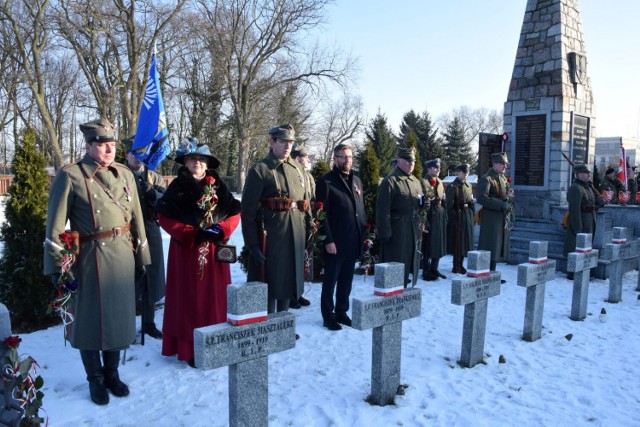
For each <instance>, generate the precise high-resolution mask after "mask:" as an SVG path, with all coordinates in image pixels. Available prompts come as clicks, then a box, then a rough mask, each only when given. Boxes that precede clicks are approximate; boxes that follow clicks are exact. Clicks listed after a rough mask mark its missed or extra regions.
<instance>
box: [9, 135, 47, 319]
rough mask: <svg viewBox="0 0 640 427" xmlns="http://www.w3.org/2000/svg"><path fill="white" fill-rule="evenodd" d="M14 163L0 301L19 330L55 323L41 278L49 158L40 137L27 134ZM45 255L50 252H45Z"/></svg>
mask: <svg viewBox="0 0 640 427" xmlns="http://www.w3.org/2000/svg"><path fill="white" fill-rule="evenodd" d="M22 136H23V141H22V144H19V145H18V147H16V152H15V155H14V159H13V164H12V166H13V171H14V177H13V183H12V184H11V186H10V187H9V191H8V195H9V199H8V200H7V203H6V206H5V218H6V222H5V223H4V224H3V225H2V237H0V241H2V242H3V243H4V253H3V257H2V259H1V260H0V299H1V300H2V302H3V303H4V304H5V305H6V306H7V308H8V309H9V311H10V313H11V318H12V323H13V325H14V328H15V329H16V330H23V331H24V330H32V329H34V328H41V327H42V326H47V325H49V324H51V322H52V320H53V317H52V316H51V315H49V314H47V309H48V306H49V303H50V301H51V299H52V297H53V287H52V285H51V282H50V279H49V278H48V277H45V276H44V275H43V274H42V271H43V253H42V251H43V247H42V242H43V241H44V236H45V227H46V218H47V203H48V198H49V195H48V188H49V178H48V176H47V173H46V170H45V158H44V156H43V155H42V154H41V153H39V152H38V151H37V150H36V132H35V130H33V129H27V130H25V131H24V132H23V134H22ZM44 250H50V248H49V247H46V248H45V249H44Z"/></svg>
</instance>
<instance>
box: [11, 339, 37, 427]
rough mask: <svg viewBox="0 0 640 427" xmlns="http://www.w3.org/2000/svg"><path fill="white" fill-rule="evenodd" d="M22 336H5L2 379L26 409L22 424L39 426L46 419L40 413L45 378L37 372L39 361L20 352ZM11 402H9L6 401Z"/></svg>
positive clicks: (20, 404) (12, 394)
mask: <svg viewBox="0 0 640 427" xmlns="http://www.w3.org/2000/svg"><path fill="white" fill-rule="evenodd" d="M21 342H22V338H20V337H19V336H17V335H11V336H9V337H7V338H5V340H4V342H3V345H4V347H5V349H6V353H5V355H4V359H3V364H2V379H3V381H4V386H5V388H7V387H8V388H9V389H10V390H11V396H12V397H13V398H14V399H15V400H16V402H17V403H18V405H19V406H20V410H22V411H24V412H23V416H22V420H21V421H20V425H21V426H39V425H40V424H42V423H44V422H45V420H44V419H43V418H42V417H40V416H39V415H38V412H39V410H40V408H41V407H42V398H43V397H44V393H43V392H42V391H41V388H42V386H43V385H44V380H43V379H42V377H41V376H40V375H38V374H37V368H38V367H39V365H38V363H37V362H36V361H35V360H34V359H33V358H32V357H31V356H29V355H25V356H22V355H20V354H18V347H19V346H20V343H21ZM5 404H9V402H5Z"/></svg>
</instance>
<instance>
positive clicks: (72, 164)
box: [62, 162, 80, 171]
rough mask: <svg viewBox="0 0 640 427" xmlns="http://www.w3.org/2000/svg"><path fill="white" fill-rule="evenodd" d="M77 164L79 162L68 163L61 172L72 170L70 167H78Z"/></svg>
mask: <svg viewBox="0 0 640 427" xmlns="http://www.w3.org/2000/svg"><path fill="white" fill-rule="evenodd" d="M79 163H80V162H73V163H69V164H68V165H65V166H63V167H62V170H63V171H66V170H67V169H70V168H72V167H74V166H78V164H79Z"/></svg>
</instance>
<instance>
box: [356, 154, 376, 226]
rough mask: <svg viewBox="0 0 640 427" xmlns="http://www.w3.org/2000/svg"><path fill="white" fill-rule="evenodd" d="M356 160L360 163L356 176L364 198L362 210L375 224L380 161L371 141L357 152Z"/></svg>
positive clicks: (370, 222) (369, 220)
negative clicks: (359, 181) (358, 178)
mask: <svg viewBox="0 0 640 427" xmlns="http://www.w3.org/2000/svg"><path fill="white" fill-rule="evenodd" d="M358 162H359V163H360V173H359V174H358V176H359V177H360V180H361V181H362V187H363V189H362V196H363V198H364V210H365V213H366V214H367V218H366V219H367V222H368V223H369V224H375V221H376V195H377V193H378V182H379V181H380V172H379V171H380V163H379V161H378V157H377V156H376V153H375V150H374V149H373V147H372V144H371V143H369V144H367V145H365V147H364V149H363V150H362V151H361V152H360V153H359V155H358Z"/></svg>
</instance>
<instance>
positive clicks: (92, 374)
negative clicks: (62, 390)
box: [80, 350, 109, 405]
mask: <svg viewBox="0 0 640 427" xmlns="http://www.w3.org/2000/svg"><path fill="white" fill-rule="evenodd" d="M80 358H81V359H82V364H83V365H84V371H85V372H86V373H87V381H89V395H90V396H91V401H92V402H93V403H95V404H96V405H106V404H107V403H109V393H107V388H106V387H105V384H104V374H103V371H102V363H101V361H100V352H99V351H97V350H80Z"/></svg>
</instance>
